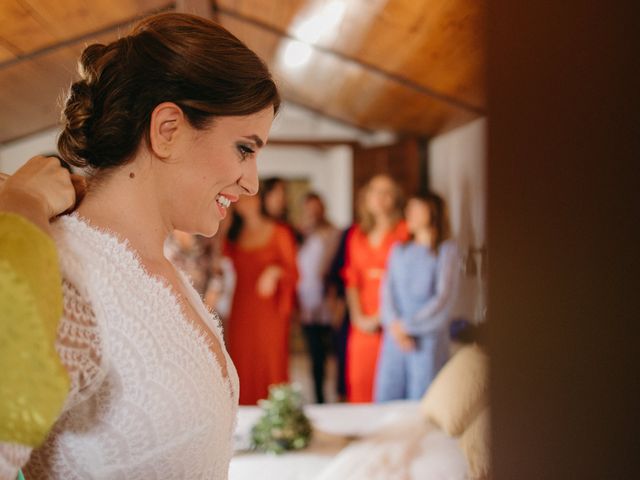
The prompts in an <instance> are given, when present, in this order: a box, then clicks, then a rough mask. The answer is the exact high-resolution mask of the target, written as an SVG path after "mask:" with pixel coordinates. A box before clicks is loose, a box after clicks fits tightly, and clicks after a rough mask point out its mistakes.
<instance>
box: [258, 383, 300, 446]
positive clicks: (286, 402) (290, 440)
mask: <svg viewBox="0 0 640 480" xmlns="http://www.w3.org/2000/svg"><path fill="white" fill-rule="evenodd" d="M302 404H303V402H302V394H301V392H300V389H299V388H298V387H297V386H296V385H290V384H286V383H284V384H279V385H271V386H270V387H269V398H268V399H267V400H260V401H259V402H258V405H260V407H261V408H262V411H263V414H262V417H260V419H259V420H258V422H257V423H256V424H255V425H254V426H253V428H252V430H251V447H252V448H253V449H256V450H261V451H265V452H272V453H283V452H285V451H287V450H298V449H301V448H304V447H306V446H307V445H309V441H310V440H311V434H312V428H311V422H309V419H308V418H307V416H306V415H305V414H304V410H303V408H302V406H303V405H302Z"/></svg>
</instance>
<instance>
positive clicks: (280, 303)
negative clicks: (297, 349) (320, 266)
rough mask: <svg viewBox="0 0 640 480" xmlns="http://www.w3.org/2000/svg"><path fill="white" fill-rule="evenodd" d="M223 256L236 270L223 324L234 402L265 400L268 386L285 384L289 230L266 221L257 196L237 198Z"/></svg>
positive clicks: (291, 279) (292, 281) (293, 275)
mask: <svg viewBox="0 0 640 480" xmlns="http://www.w3.org/2000/svg"><path fill="white" fill-rule="evenodd" d="M225 254H226V255H227V256H228V257H229V258H231V261H232V262H233V266H234V268H235V271H236V276H237V278H236V288H235V294H234V297H233V303H232V305H231V313H230V316H229V321H228V324H227V332H228V334H227V338H228V342H229V353H230V354H231V358H232V359H233V362H234V364H235V366H236V369H237V370H238V376H239V377H240V404H241V405H255V404H256V403H257V401H258V400H260V399H261V398H266V397H267V394H268V388H269V385H271V384H273V383H282V382H287V381H288V380H289V373H288V369H289V365H288V363H289V342H288V340H289V319H290V316H291V310H292V308H293V299H294V295H295V286H296V282H297V280H298V273H297V270H296V247H295V243H294V240H293V237H292V235H291V233H290V232H289V230H288V229H287V228H286V227H285V226H282V225H279V224H278V223H276V222H274V221H273V220H271V219H269V218H268V217H266V216H265V215H264V214H263V213H262V211H261V205H260V199H259V198H258V197H241V199H240V200H239V201H238V203H237V205H236V208H235V211H234V218H233V223H232V225H231V227H230V229H229V233H228V238H227V242H226V245H225Z"/></svg>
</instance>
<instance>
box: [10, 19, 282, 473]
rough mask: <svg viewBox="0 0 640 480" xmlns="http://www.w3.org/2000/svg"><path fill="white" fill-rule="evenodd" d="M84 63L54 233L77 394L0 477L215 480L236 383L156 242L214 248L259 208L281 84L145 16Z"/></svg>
mask: <svg viewBox="0 0 640 480" xmlns="http://www.w3.org/2000/svg"><path fill="white" fill-rule="evenodd" d="M79 63H80V76H81V79H80V80H79V81H77V82H75V83H74V84H72V86H71V89H70V92H69V96H68V98H67V101H66V106H65V109H64V114H63V118H64V122H65V125H64V130H63V132H62V134H61V135H60V138H59V140H58V147H59V150H60V154H61V156H62V157H63V159H64V160H66V161H67V162H69V163H71V164H73V165H76V166H79V167H83V168H84V169H85V171H86V173H87V175H88V176H89V185H88V190H87V193H86V196H85V198H84V200H83V201H82V203H81V204H80V206H79V208H78V209H77V211H76V213H74V214H72V215H69V216H66V217H62V218H60V219H59V220H58V221H57V222H56V223H55V224H54V225H53V226H52V235H53V237H54V239H55V241H56V244H57V247H58V252H59V258H60V265H61V270H62V277H63V294H64V313H63V317H62V319H61V320H60V324H59V326H58V330H57V335H58V337H57V341H56V348H57V350H58V353H59V355H60V358H61V361H62V364H63V366H64V367H65V368H66V369H67V371H68V373H69V377H70V383H71V387H70V390H69V393H68V396H67V399H66V402H65V404H64V407H63V413H62V415H61V416H60V417H59V419H58V421H57V422H56V424H55V425H54V427H53V429H52V432H51V433H50V435H49V436H48V437H47V439H46V440H45V441H44V443H43V444H42V445H41V446H39V447H37V448H36V449H34V450H33V451H29V450H28V449H26V448H24V449H23V450H22V451H21V452H19V454H16V452H15V450H14V451H13V452H12V455H11V457H10V458H8V459H7V456H5V455H3V458H1V459H0V463H2V462H12V464H13V465H14V466H15V467H16V468H17V467H19V466H20V465H21V464H24V463H26V467H25V476H26V478H38V479H41V478H47V479H65V480H68V479H95V478H114V479H115V478H122V479H124V478H126V479H149V478H163V479H164V478H166V479H182V478H207V479H209V478H211V479H225V478H227V475H228V467H229V461H230V457H231V454H232V451H233V447H232V435H233V428H234V422H235V417H236V411H237V403H238V379H237V374H236V371H235V368H234V366H233V364H232V362H231V359H230V358H229V356H228V354H227V352H226V349H225V346H224V343H223V340H222V333H221V331H220V328H219V327H218V322H217V320H216V317H215V316H212V315H211V314H210V313H209V312H208V310H207V309H206V308H205V307H204V306H203V304H202V301H201V299H200V297H199V295H198V294H197V293H196V291H195V290H194V289H193V287H192V286H191V285H190V284H189V282H188V280H187V279H186V277H185V276H184V275H183V274H181V273H180V272H179V271H178V270H177V269H176V268H175V267H174V266H173V265H172V264H171V263H170V262H169V261H168V260H167V259H166V258H165V257H164V254H163V244H164V241H165V239H166V237H167V235H168V234H169V233H170V232H171V231H173V230H174V229H178V230H182V231H185V232H189V233H198V234H202V235H205V236H212V235H213V234H215V233H216V231H217V229H218V224H219V222H220V220H221V219H222V218H224V216H225V215H226V212H227V208H228V206H229V205H230V203H231V202H234V201H236V200H237V199H238V197H239V196H241V195H255V194H256V192H257V190H258V177H257V172H256V155H257V152H258V150H259V148H260V147H262V145H263V144H264V143H265V142H266V141H267V135H268V133H269V129H270V127H271V123H272V121H273V117H274V114H275V112H276V111H277V110H278V107H279V97H278V92H277V89H276V86H275V84H274V82H273V80H272V79H271V76H270V74H269V72H268V70H267V68H266V67H265V65H264V63H263V62H262V61H261V60H260V59H259V58H258V57H257V56H256V55H255V54H254V53H253V52H252V51H251V50H249V49H248V48H247V47H246V46H245V45H244V44H243V43H242V42H240V41H239V40H238V39H237V38H235V37H234V36H233V35H231V34H230V33H229V32H228V31H226V30H225V29H224V28H222V27H221V26H219V25H218V24H216V23H214V22H211V21H209V20H205V19H203V18H200V17H195V16H190V15H183V14H162V15H157V16H153V17H149V18H147V19H146V20H143V21H142V22H141V23H139V24H138V25H137V26H136V28H135V29H134V30H133V32H132V33H131V34H130V35H128V36H125V37H123V38H121V39H120V40H117V41H115V42H112V43H110V44H107V45H101V44H94V45H90V46H89V47H87V48H86V49H85V50H84V52H83V53H82V56H81V58H80V62H79ZM0 454H3V451H2V450H0Z"/></svg>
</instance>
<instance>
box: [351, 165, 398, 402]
mask: <svg viewBox="0 0 640 480" xmlns="http://www.w3.org/2000/svg"><path fill="white" fill-rule="evenodd" d="M360 204H361V205H360V207H361V208H360V221H359V223H358V225H356V226H354V227H353V228H352V229H351V231H350V232H349V238H348V239H347V258H346V264H345V269H344V277H345V283H346V286H347V304H348V306H349V314H350V316H351V328H350V330H349V337H348V340H347V359H346V363H347V372H346V377H347V378H346V381H347V400H348V401H349V402H371V401H372V400H373V382H374V378H375V372H376V364H377V361H378V352H379V350H380V341H381V331H380V317H379V313H378V306H379V292H380V284H381V281H382V276H383V274H384V270H385V267H386V264H387V257H388V255H389V252H390V250H391V247H392V246H393V244H394V243H396V242H400V241H404V240H406V239H407V236H408V233H407V227H406V224H405V222H404V221H403V220H402V219H401V218H402V194H401V191H400V187H399V186H398V185H397V184H396V183H395V182H394V181H393V179H391V178H390V177H388V176H386V175H378V176H376V177H373V178H372V179H371V180H370V181H369V182H368V183H367V185H366V186H365V187H364V190H363V193H362V196H361V198H360Z"/></svg>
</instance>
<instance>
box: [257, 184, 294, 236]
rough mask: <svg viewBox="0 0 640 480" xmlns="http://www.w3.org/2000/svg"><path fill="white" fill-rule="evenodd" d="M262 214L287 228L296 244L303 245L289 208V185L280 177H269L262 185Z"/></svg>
mask: <svg viewBox="0 0 640 480" xmlns="http://www.w3.org/2000/svg"><path fill="white" fill-rule="evenodd" d="M260 187H261V188H260V197H261V198H262V213H263V214H264V215H266V216H267V217H269V218H271V219H273V220H275V221H276V222H278V223H280V224H281V225H283V226H285V227H287V229H288V230H289V232H290V233H291V235H292V237H293V238H294V240H295V242H296V243H297V244H298V245H299V244H300V243H302V234H301V233H300V232H299V231H298V230H297V229H296V228H295V227H294V226H293V224H292V223H291V220H290V219H289V209H288V208H287V184H286V182H285V181H284V179H282V178H280V177H269V178H267V179H266V180H264V181H263V182H262V183H261V184H260Z"/></svg>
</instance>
